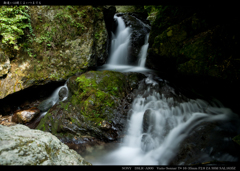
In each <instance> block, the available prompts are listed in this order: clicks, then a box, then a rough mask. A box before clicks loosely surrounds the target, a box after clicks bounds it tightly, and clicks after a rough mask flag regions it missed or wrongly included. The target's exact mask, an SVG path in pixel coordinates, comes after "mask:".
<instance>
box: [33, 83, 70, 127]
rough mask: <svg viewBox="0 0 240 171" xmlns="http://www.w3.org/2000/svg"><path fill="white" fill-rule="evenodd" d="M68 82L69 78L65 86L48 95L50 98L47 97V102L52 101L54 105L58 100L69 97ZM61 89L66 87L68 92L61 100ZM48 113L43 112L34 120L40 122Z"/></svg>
mask: <svg viewBox="0 0 240 171" xmlns="http://www.w3.org/2000/svg"><path fill="white" fill-rule="evenodd" d="M67 82H68V80H67V81H66V82H65V84H64V85H63V86H60V87H58V88H57V89H56V90H55V91H54V92H53V93H52V95H51V96H50V97H48V99H46V101H47V102H46V103H51V104H52V105H51V106H54V105H55V104H56V103H57V102H59V101H65V100H67V98H68V86H67ZM61 89H66V94H65V96H64V98H63V99H62V100H59V92H60V90H61ZM46 114H47V112H46V111H44V112H42V113H41V114H40V115H39V117H38V118H37V119H36V120H35V121H34V122H38V121H40V120H41V119H42V118H43V117H44V116H45V115H46Z"/></svg>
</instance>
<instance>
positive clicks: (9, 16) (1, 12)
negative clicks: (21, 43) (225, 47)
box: [0, 6, 34, 50]
mask: <svg viewBox="0 0 240 171" xmlns="http://www.w3.org/2000/svg"><path fill="white" fill-rule="evenodd" d="M26 28H29V31H30V34H31V35H33V36H34V34H33V30H32V27H31V18H30V16H29V15H28V6H1V7H0V35H1V36H2V43H4V44H12V45H14V49H16V50H19V47H18V44H17V40H18V39H20V38H21V36H23V35H24V29H26Z"/></svg>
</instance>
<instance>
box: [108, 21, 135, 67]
mask: <svg viewBox="0 0 240 171" xmlns="http://www.w3.org/2000/svg"><path fill="white" fill-rule="evenodd" d="M114 18H115V19H116V20H117V22H118V27H117V30H116V36H115V35H114V34H113V33H111V34H112V41H111V50H110V56H109V60H108V62H107V63H108V64H110V65H127V57H128V46H129V43H130V28H129V27H126V26H125V24H124V21H123V19H122V18H121V17H117V16H114Z"/></svg>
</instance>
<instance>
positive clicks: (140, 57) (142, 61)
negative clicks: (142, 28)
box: [138, 34, 149, 67]
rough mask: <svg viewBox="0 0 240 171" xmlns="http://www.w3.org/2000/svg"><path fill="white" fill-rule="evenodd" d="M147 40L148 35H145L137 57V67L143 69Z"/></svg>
mask: <svg viewBox="0 0 240 171" xmlns="http://www.w3.org/2000/svg"><path fill="white" fill-rule="evenodd" d="M148 38H149V34H147V35H146V37H145V42H144V45H143V46H142V48H141V50H140V53H139V55H138V57H139V61H138V66H140V67H145V62H146V57H147V50H148V45H149V43H148Z"/></svg>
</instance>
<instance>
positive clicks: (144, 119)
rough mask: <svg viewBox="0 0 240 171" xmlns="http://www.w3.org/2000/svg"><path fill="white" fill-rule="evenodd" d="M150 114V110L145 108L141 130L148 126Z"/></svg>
mask: <svg viewBox="0 0 240 171" xmlns="http://www.w3.org/2000/svg"><path fill="white" fill-rule="evenodd" d="M150 115H151V110H150V109H147V110H146V111H145V112H144V115H143V122H142V125H143V126H142V128H143V132H147V131H148V128H150V118H151V116H150Z"/></svg>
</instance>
